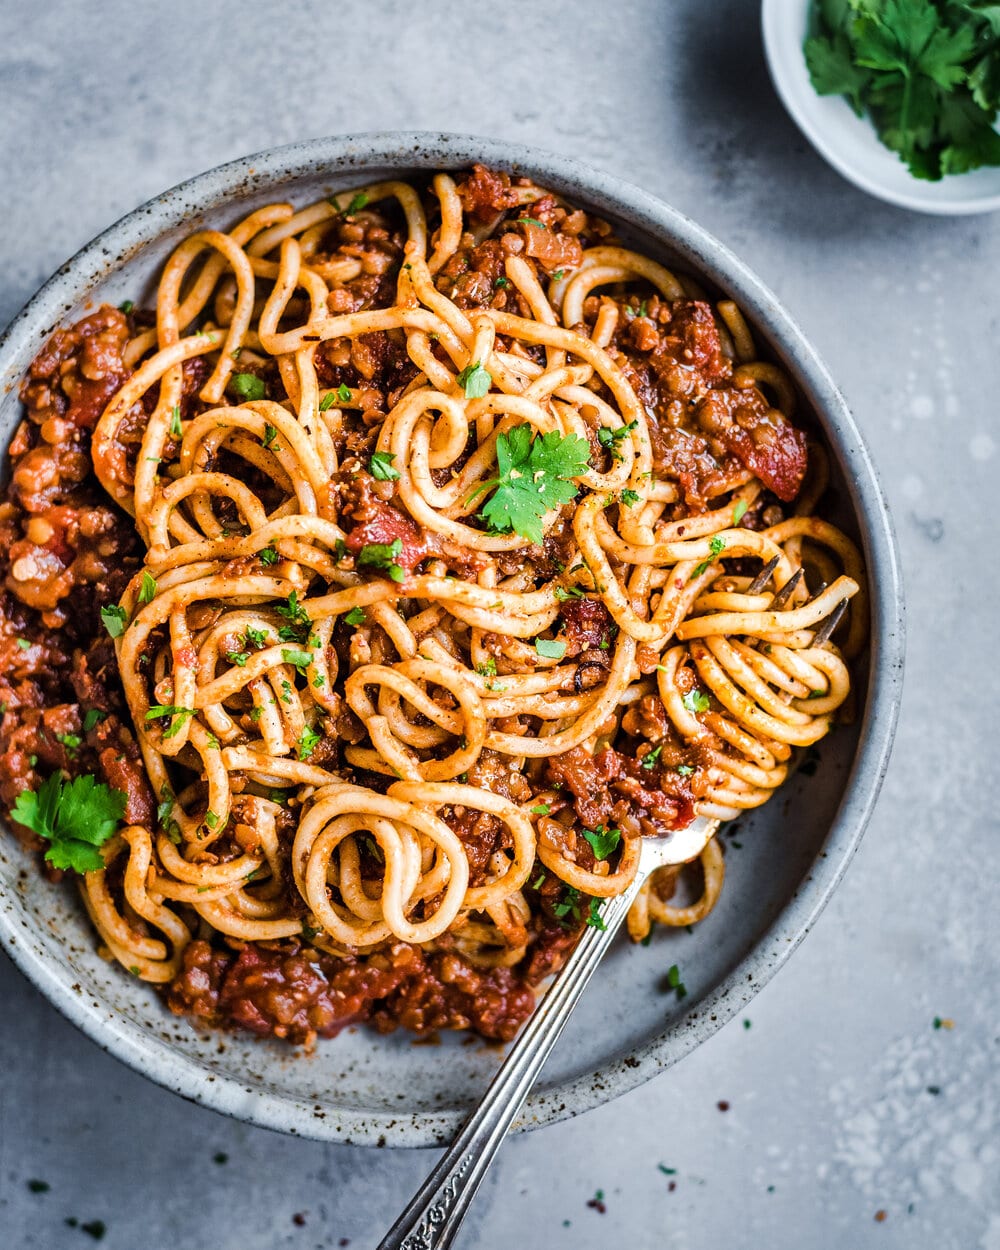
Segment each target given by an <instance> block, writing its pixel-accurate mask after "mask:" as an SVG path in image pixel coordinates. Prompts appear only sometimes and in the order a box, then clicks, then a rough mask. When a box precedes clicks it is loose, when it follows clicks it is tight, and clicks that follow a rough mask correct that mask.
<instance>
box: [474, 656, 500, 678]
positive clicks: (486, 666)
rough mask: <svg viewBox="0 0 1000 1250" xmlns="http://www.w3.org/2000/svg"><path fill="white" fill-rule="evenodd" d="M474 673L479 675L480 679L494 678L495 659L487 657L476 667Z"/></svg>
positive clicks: (495, 670) (495, 671) (495, 673)
mask: <svg viewBox="0 0 1000 1250" xmlns="http://www.w3.org/2000/svg"><path fill="white" fill-rule="evenodd" d="M476 672H477V673H478V674H479V676H480V677H496V675H497V662H496V659H495V658H494V657H493V656H492V655H491V656H488V657H487V658H486V659H485V660H484V661H483V663H482V664H477V665H476Z"/></svg>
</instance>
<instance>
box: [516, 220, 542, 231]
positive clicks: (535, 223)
mask: <svg viewBox="0 0 1000 1250" xmlns="http://www.w3.org/2000/svg"><path fill="white" fill-rule="evenodd" d="M514 225H515V226H537V227H538V228H539V230H547V229H548V226H546V224H545V222H544V221H539V220H538V218H537V217H518V219H517V221H516V222H515V223H514Z"/></svg>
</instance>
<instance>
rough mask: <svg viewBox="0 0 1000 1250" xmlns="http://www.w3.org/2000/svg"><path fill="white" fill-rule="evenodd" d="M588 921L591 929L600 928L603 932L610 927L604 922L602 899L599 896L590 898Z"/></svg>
mask: <svg viewBox="0 0 1000 1250" xmlns="http://www.w3.org/2000/svg"><path fill="white" fill-rule="evenodd" d="M586 923H587V924H588V925H589V926H590V928H591V929H600V930H601V932H602V933H603V932H604V930H605V929H606V928H607V927H608V926H607V925H606V924H605V923H604V918H603V916H602V915H601V900H600V899H599V898H592V899H591V900H590V907H589V909H588V911H587V921H586Z"/></svg>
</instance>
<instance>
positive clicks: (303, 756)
mask: <svg viewBox="0 0 1000 1250" xmlns="http://www.w3.org/2000/svg"><path fill="white" fill-rule="evenodd" d="M322 736H323V735H322V734H320V733H317V732H316V730H315V729H310V728H309V726H308V725H306V726H305V727H304V728H303V730H302V732H301V733H300V734H299V741H298V744H297V745H296V748H295V750H296V754H297V755H298V757H299V759H300V760H307V759H308V758H309V756H310V755H312V753H313V751H315V750H316V747H317V745H318V744H319V740H320V739H321V738H322Z"/></svg>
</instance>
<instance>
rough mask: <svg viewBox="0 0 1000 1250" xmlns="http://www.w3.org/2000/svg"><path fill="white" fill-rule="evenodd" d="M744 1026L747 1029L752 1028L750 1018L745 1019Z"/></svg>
mask: <svg viewBox="0 0 1000 1250" xmlns="http://www.w3.org/2000/svg"><path fill="white" fill-rule="evenodd" d="M743 1027H744V1028H745V1029H749V1028H750V1021H749V1020H744V1021H743Z"/></svg>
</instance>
